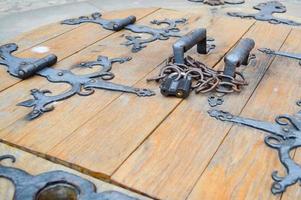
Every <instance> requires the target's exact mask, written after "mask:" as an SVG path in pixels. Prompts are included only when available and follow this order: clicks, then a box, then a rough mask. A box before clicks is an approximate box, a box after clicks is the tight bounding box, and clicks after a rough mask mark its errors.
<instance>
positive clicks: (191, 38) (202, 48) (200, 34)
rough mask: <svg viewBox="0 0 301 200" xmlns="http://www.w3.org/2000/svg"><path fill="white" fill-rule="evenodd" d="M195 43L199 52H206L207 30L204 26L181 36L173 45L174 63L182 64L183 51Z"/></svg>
mask: <svg viewBox="0 0 301 200" xmlns="http://www.w3.org/2000/svg"><path fill="white" fill-rule="evenodd" d="M195 45H197V52H198V53H199V54H206V53H207V31H206V29H204V28H199V29H196V30H194V31H192V32H190V33H188V34H186V35H184V36H183V37H181V38H180V39H179V40H178V41H177V42H176V43H175V44H174V45H173V54H174V59H175V63H177V64H184V53H185V52H186V51H188V50H189V49H191V48H192V47H194V46H195Z"/></svg>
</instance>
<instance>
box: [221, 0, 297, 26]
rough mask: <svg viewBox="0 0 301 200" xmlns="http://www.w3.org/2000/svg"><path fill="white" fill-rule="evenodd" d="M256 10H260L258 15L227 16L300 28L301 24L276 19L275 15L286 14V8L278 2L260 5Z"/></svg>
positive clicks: (235, 13) (231, 14) (238, 13)
mask: <svg viewBox="0 0 301 200" xmlns="http://www.w3.org/2000/svg"><path fill="white" fill-rule="evenodd" d="M253 8H254V9H256V10H259V12H258V13H255V14H248V13H242V12H228V13H227V14H228V15H230V16H232V17H240V18H254V19H256V20H260V21H268V22H270V23H271V24H287V25H292V26H300V25H301V23H298V22H295V21H293V20H288V19H282V18H278V17H274V16H273V14H274V13H285V12H286V7H285V6H284V5H283V4H282V3H280V2H278V1H268V2H265V3H260V4H258V5H256V6H254V7H253Z"/></svg>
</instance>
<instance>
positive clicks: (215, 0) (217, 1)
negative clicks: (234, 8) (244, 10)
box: [188, 0, 245, 6]
mask: <svg viewBox="0 0 301 200" xmlns="http://www.w3.org/2000/svg"><path fill="white" fill-rule="evenodd" d="M188 1H191V2H198V3H204V4H208V5H210V6H220V5H224V4H243V3H245V1H244V0H236V1H229V0H188Z"/></svg>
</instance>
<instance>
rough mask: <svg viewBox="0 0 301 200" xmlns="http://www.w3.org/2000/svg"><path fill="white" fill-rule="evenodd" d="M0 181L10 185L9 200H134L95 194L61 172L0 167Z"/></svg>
mask: <svg viewBox="0 0 301 200" xmlns="http://www.w3.org/2000/svg"><path fill="white" fill-rule="evenodd" d="M4 159H11V160H12V162H15V161H16V158H15V157H14V156H12V155H3V156H0V161H2V160H4ZM0 177H1V178H5V179H8V180H10V181H11V182H12V183H13V184H14V186H15V192H14V197H13V200H46V199H47V200H49V199H52V200H67V199H68V200H138V198H134V197H130V196H128V195H126V194H123V193H121V192H117V191H104V192H100V193H97V191H96V186H95V185H94V183H92V182H91V181H89V180H87V179H84V178H82V177H80V176H77V175H75V174H71V173H69V172H65V171H61V170H58V171H50V172H45V173H42V174H38V175H31V174H29V173H27V172H26V171H24V170H22V169H19V168H14V167H7V166H3V165H1V164H0Z"/></svg>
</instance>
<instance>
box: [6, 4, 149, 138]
mask: <svg viewBox="0 0 301 200" xmlns="http://www.w3.org/2000/svg"><path fill="white" fill-rule="evenodd" d="M153 11H154V9H142V10H139V9H130V10H128V11H122V12H120V13H121V14H118V13H119V12H116V11H115V12H113V13H114V15H113V16H111V15H109V16H104V17H106V18H117V17H125V16H128V15H130V14H135V15H137V16H139V17H140V18H141V17H142V15H147V14H150V13H152V12H153ZM142 13H143V14H142ZM116 15H118V16H116ZM86 25H93V27H94V29H95V31H92V34H95V36H93V38H95V37H98V36H99V35H103V36H104V33H107V34H106V35H105V36H104V37H107V36H108V35H109V34H112V33H113V32H111V31H107V30H104V29H102V28H100V27H98V26H96V24H86ZM85 30H86V31H89V29H82V30H81V31H80V33H81V34H85V33H84V31H85ZM74 31H76V30H74ZM101 32H103V33H102V34H101ZM67 34H71V32H68V33H67ZM74 34H75V36H72V34H71V36H72V38H76V37H77V38H80V36H76V35H78V34H79V33H76V32H74ZM90 34H91V33H87V35H90ZM122 34H124V31H123V32H120V33H118V34H117V36H114V37H117V38H119V37H120V38H119V42H120V43H121V41H124V38H123V37H122ZM64 35H65V34H64ZM64 35H62V36H60V37H62V38H68V37H67V36H64ZM97 35H98V36H97ZM63 36H64V37H63ZM69 36H70V35H69ZM90 36H91V35H90ZM83 37H89V36H83ZM82 39H83V38H82ZM51 41H52V40H51ZM51 41H47V42H48V43H51ZM70 41H71V39H70ZM111 41H112V40H111ZM61 42H62V44H60V45H61V49H60V50H57V51H56V52H58V53H59V52H61V54H63V53H64V52H65V50H64V49H65V47H63V46H64V44H65V45H66V46H68V45H67V43H64V41H62V40H61ZM73 42H74V43H77V42H78V41H77V40H73ZM53 43H55V44H57V43H58V42H57V41H56V42H53ZM80 43H81V42H80ZM120 43H118V44H116V45H115V48H117V46H119V47H123V49H125V50H126V52H129V50H128V49H129V48H128V47H124V46H121V45H120ZM55 44H52V43H51V45H54V46H55ZM99 45H102V46H99ZM103 46H108V48H109V46H110V43H109V42H107V43H105V44H104V43H96V44H94V45H92V46H91V47H87V49H85V50H82V51H80V50H81V49H77V50H75V49H76V48H74V49H73V50H74V51H80V52H77V53H75V52H74V53H75V54H74V55H72V56H70V57H68V59H64V60H62V61H61V62H58V63H57V64H56V65H55V66H53V67H55V68H58V69H72V68H74V65H78V64H79V63H80V62H83V61H94V60H96V58H97V56H99V55H101V54H102V53H103V52H102V51H103ZM56 49H59V48H58V47H56ZM69 51H70V50H69ZM118 52H119V51H118ZM25 53H26V52H25ZM56 54H57V53H56ZM64 54H65V53H64ZM119 55H120V54H119ZM121 55H122V56H123V55H124V54H122V53H121ZM108 56H110V55H108ZM115 66H116V65H114V67H115ZM1 67H2V66H1ZM73 71H74V70H73ZM74 72H76V70H75V71H74ZM0 75H3V76H4V75H5V76H7V78H8V79H10V81H11V80H13V79H14V78H13V77H11V76H10V75H9V74H7V73H4V74H3V73H1V72H0ZM0 85H1V84H0ZM68 87H69V86H68V85H67V84H57V83H50V82H49V81H47V80H46V79H45V78H42V77H39V76H34V77H32V78H30V79H26V80H24V81H22V82H20V83H19V84H17V85H14V86H13V87H10V88H9V89H8V90H5V91H3V92H1V93H0V102H1V103H0V116H1V120H0V130H1V129H3V128H5V127H7V126H8V125H10V124H11V123H13V122H14V121H16V120H18V119H20V118H21V119H23V121H24V123H25V122H26V121H25V120H24V116H25V115H26V113H28V111H29V110H28V109H27V108H22V107H17V106H16V104H17V103H18V102H22V101H24V100H26V99H28V98H30V90H31V89H33V88H38V89H50V90H51V91H52V92H53V95H55V94H58V93H60V92H62V91H64V90H66V89H67V88H68ZM0 135H2V134H1V133H0Z"/></svg>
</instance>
